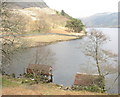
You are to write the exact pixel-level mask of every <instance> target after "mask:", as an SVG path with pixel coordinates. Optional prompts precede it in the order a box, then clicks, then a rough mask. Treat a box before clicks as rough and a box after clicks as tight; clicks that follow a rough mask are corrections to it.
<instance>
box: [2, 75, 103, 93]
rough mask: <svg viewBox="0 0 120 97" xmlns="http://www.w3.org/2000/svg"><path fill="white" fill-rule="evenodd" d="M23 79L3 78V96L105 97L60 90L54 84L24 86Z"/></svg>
mask: <svg viewBox="0 0 120 97" xmlns="http://www.w3.org/2000/svg"><path fill="white" fill-rule="evenodd" d="M22 80H25V79H24V78H21V79H14V78H9V77H6V76H3V84H2V86H3V89H2V94H3V95H103V94H102V93H94V92H87V91H73V90H63V89H60V87H59V85H56V84H53V83H39V84H33V85H29V84H22Z"/></svg>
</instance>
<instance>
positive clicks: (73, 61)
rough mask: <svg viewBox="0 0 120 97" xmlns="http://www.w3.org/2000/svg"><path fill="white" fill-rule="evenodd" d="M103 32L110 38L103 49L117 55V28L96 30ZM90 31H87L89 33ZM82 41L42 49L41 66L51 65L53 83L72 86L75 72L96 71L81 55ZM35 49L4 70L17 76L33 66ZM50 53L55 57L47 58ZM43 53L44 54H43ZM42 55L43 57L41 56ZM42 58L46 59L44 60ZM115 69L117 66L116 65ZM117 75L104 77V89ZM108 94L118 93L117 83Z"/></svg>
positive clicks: (17, 56) (28, 51)
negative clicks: (30, 65) (29, 65)
mask: <svg viewBox="0 0 120 97" xmlns="http://www.w3.org/2000/svg"><path fill="white" fill-rule="evenodd" d="M97 29H99V30H101V31H103V32H104V33H105V34H106V35H107V36H109V37H110V39H111V41H110V42H109V43H107V45H105V46H104V47H105V48H106V49H109V50H111V51H113V52H115V53H118V29H117V28H97ZM89 30H90V29H87V31H89ZM82 41H83V39H79V40H72V41H66V42H59V43H55V44H51V45H48V46H45V47H43V48H42V50H41V52H39V53H40V57H41V62H40V63H41V64H47V63H48V64H50V65H51V64H52V66H53V68H54V71H53V74H54V83H56V84H62V85H65V86H71V85H73V82H74V79H75V75H76V73H77V72H80V73H91V74H92V73H93V72H92V71H94V70H97V68H96V67H95V66H93V65H90V62H89V60H88V59H87V58H86V56H85V55H84V54H83V53H82V51H81V49H80V47H81V45H80V43H81V42H82ZM36 50H37V48H30V49H29V50H24V51H22V53H20V54H16V55H15V56H14V57H13V61H12V64H11V65H10V66H9V68H8V69H7V70H6V71H7V72H9V73H15V74H16V75H17V76H18V75H19V74H22V73H24V71H25V68H26V67H27V65H28V64H32V63H33V64H34V60H35V54H36ZM48 50H49V51H50V53H54V54H55V55H54V56H53V55H52V56H49V55H48ZM43 52H44V53H43ZM42 54H43V55H42ZM42 57H47V58H46V60H44V59H42ZM46 62H47V63H46ZM116 67H117V65H116ZM116 77H117V74H112V75H109V76H107V77H106V89H108V88H109V87H111V86H112V84H113V82H114V79H115V78H116ZM108 92H109V93H118V83H117V81H116V83H115V84H114V87H112V88H111V89H110V90H109V91H108Z"/></svg>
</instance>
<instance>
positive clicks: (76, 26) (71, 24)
mask: <svg viewBox="0 0 120 97" xmlns="http://www.w3.org/2000/svg"><path fill="white" fill-rule="evenodd" d="M65 27H67V28H69V30H70V31H72V32H78V33H79V32H81V31H83V30H84V25H83V23H82V22H81V20H79V19H75V18H72V19H70V20H69V21H67V23H66V26H65Z"/></svg>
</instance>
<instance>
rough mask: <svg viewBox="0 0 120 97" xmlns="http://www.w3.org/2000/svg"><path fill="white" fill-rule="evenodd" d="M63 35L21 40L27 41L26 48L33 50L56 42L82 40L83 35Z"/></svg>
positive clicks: (26, 37) (30, 37)
mask: <svg viewBox="0 0 120 97" xmlns="http://www.w3.org/2000/svg"><path fill="white" fill-rule="evenodd" d="M66 35H67V34H65V35H35V36H24V37H23V39H25V40H27V42H28V48H34V47H39V46H46V45H50V44H54V43H58V42H64V41H72V40H78V39H82V38H83V37H84V36H85V35H81V36H77V35H76V36H66Z"/></svg>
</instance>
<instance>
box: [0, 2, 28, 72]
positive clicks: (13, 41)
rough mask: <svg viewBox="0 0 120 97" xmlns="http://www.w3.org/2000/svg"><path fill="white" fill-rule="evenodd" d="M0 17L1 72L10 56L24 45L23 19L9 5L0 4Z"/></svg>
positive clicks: (5, 3)
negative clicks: (22, 35) (22, 37)
mask: <svg viewBox="0 0 120 97" xmlns="http://www.w3.org/2000/svg"><path fill="white" fill-rule="evenodd" d="M0 11H1V15H0V21H1V26H0V31H1V33H0V41H1V43H2V44H1V45H2V48H1V49H0V50H1V52H2V70H3V68H4V66H5V64H9V62H10V61H11V59H12V55H13V54H14V53H15V52H16V51H18V50H20V49H21V48H24V47H25V46H26V45H25V43H26V42H24V40H23V39H21V34H23V33H24V32H25V24H26V22H25V18H24V17H23V16H22V15H20V14H19V13H17V12H15V11H14V10H13V9H11V8H10V6H9V3H7V2H3V3H1V8H0Z"/></svg>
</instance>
